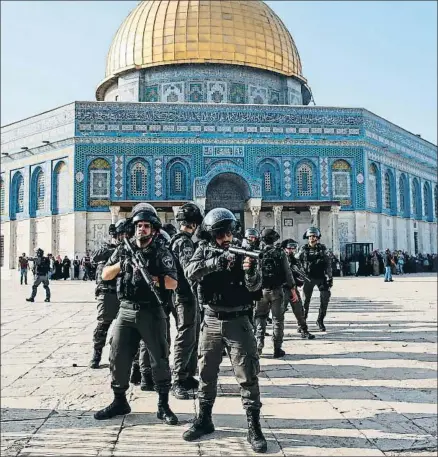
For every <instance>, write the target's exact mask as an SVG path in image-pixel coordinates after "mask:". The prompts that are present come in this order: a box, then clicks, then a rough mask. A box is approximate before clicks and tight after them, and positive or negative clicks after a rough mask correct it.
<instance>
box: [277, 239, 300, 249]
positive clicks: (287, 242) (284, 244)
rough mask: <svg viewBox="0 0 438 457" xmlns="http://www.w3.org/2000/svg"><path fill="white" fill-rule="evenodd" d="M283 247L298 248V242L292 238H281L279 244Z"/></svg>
mask: <svg viewBox="0 0 438 457" xmlns="http://www.w3.org/2000/svg"><path fill="white" fill-rule="evenodd" d="M280 246H281V247H282V248H283V249H286V248H289V249H297V248H298V242H297V241H295V240H294V239H293V238H288V239H286V240H283V241H282V242H281V245H280Z"/></svg>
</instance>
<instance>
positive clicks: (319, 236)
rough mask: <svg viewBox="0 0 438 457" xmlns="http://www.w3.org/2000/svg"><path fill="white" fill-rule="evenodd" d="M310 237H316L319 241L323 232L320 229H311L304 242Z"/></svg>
mask: <svg viewBox="0 0 438 457" xmlns="http://www.w3.org/2000/svg"><path fill="white" fill-rule="evenodd" d="M310 235H315V236H316V237H317V238H318V239H320V238H321V231H320V230H319V228H318V227H309V228H308V229H307V230H306V231H305V233H304V235H303V240H306V239H307V238H309V236H310Z"/></svg>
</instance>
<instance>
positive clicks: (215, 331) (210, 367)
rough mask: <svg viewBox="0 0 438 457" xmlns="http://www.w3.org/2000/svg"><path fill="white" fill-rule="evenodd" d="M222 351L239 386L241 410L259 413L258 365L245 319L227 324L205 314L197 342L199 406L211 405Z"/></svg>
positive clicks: (229, 321)
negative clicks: (226, 355) (242, 408)
mask: <svg viewBox="0 0 438 457" xmlns="http://www.w3.org/2000/svg"><path fill="white" fill-rule="evenodd" d="M207 312H208V311H206V313H207ZM224 348H226V350H227V353H228V356H229V357H230V361H231V365H232V367H233V370H234V376H235V377H236V380H237V382H238V383H239V384H240V395H241V398H242V404H243V407H244V408H245V409H253V410H259V409H260V408H261V406H262V404H261V403H260V389H259V379H258V374H259V372H260V364H259V356H258V353H257V347H256V341H255V338H254V331H253V328H252V325H251V322H250V320H249V318H248V316H241V317H237V318H235V319H230V320H219V319H218V318H217V317H211V316H208V315H207V314H206V315H205V316H204V321H203V322H202V324H201V334H200V339H199V356H200V362H199V377H200V383H199V392H198V397H199V401H200V403H207V404H210V405H213V404H214V401H215V399H216V394H217V380H218V375H219V366H220V364H221V362H222V352H223V350H224Z"/></svg>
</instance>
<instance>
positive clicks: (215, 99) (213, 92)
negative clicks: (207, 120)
mask: <svg viewBox="0 0 438 457" xmlns="http://www.w3.org/2000/svg"><path fill="white" fill-rule="evenodd" d="M227 101H228V100H227V83H224V82H220V81H215V82H211V81H209V82H207V103H227Z"/></svg>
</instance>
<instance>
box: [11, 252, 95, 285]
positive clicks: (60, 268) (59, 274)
mask: <svg viewBox="0 0 438 457" xmlns="http://www.w3.org/2000/svg"><path fill="white" fill-rule="evenodd" d="M47 257H48V259H49V262H50V270H49V278H48V279H50V280H55V281H56V280H64V281H66V280H67V279H73V280H78V279H80V272H81V271H83V275H82V280H83V281H87V280H89V281H94V279H95V269H96V268H95V266H93V265H92V263H91V260H90V256H89V254H88V252H87V253H86V254H85V256H84V257H83V258H82V259H79V256H76V257H75V259H74V260H73V261H71V260H70V259H69V257H68V256H64V258H62V257H61V256H60V255H57V256H56V257H55V256H54V255H52V254H47ZM18 268H19V271H20V284H23V283H24V284H25V285H27V274H28V271H29V270H31V272H32V274H35V272H34V266H33V257H27V256H26V253H23V254H22V255H21V256H20V257H19V258H18Z"/></svg>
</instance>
